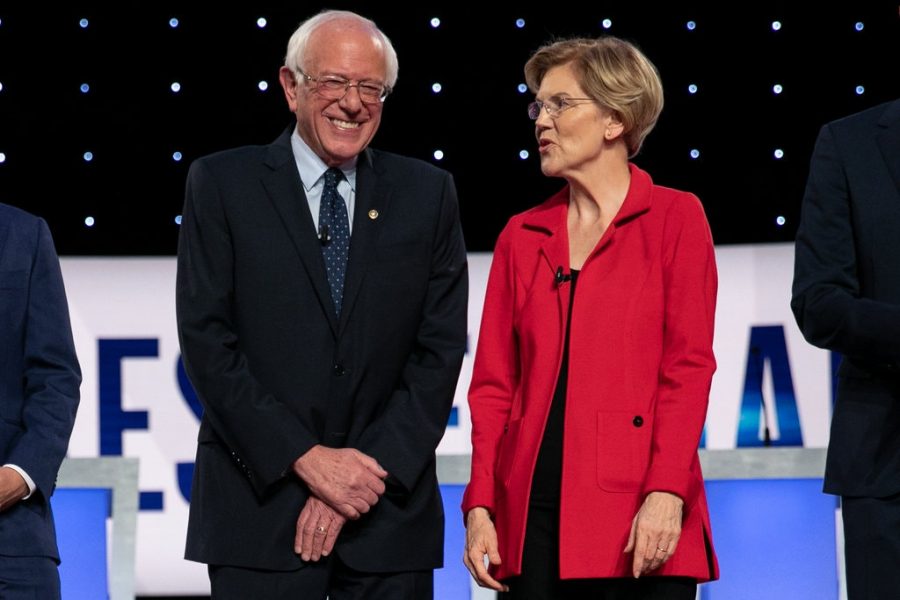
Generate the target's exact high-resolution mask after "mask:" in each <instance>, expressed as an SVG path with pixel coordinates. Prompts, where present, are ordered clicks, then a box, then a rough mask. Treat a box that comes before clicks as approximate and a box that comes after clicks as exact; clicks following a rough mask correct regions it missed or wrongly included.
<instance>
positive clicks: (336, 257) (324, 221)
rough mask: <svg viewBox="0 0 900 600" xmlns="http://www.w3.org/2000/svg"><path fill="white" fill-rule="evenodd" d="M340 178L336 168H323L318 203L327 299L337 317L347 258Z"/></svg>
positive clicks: (347, 230)
mask: <svg viewBox="0 0 900 600" xmlns="http://www.w3.org/2000/svg"><path fill="white" fill-rule="evenodd" d="M343 177H344V174H343V173H342V172H341V170H340V169H337V168H334V167H332V168H330V169H328V170H327V171H325V187H324V189H323V190H322V202H321V204H320V205H319V238H320V239H321V241H322V258H324V259H325V271H326V273H327V275H328V285H329V286H331V299H332V300H333V301H334V310H335V312H336V313H337V315H338V316H340V314H341V301H342V300H343V298H344V276H345V275H346V274H347V257H348V256H349V254H350V221H349V219H348V218H347V205H346V204H345V203H344V199H343V198H341V195H340V194H339V193H338V190H337V186H338V182H339V181H340V180H341V179H343Z"/></svg>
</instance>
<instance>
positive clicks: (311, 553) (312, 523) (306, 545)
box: [294, 496, 347, 561]
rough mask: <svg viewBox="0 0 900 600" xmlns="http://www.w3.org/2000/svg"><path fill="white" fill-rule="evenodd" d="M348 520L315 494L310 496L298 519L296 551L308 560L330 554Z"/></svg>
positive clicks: (295, 540)
mask: <svg viewBox="0 0 900 600" xmlns="http://www.w3.org/2000/svg"><path fill="white" fill-rule="evenodd" d="M346 522H347V519H346V518H345V517H344V516H343V515H342V514H341V513H339V512H337V511H336V510H334V509H333V508H331V507H330V506H328V504H326V503H325V502H323V501H322V500H319V499H318V498H316V497H315V496H310V497H309V498H308V499H307V500H306V505H305V506H304V507H303V510H301V511H300V517H299V518H298V519H297V535H296V536H295V537H294V552H296V553H297V554H299V555H300V558H302V559H303V560H308V561H317V560H319V559H320V558H321V557H323V556H328V555H329V554H331V551H332V550H333V549H334V543H335V542H336V541H337V536H338V533H340V531H341V528H342V527H343V526H344V523H346Z"/></svg>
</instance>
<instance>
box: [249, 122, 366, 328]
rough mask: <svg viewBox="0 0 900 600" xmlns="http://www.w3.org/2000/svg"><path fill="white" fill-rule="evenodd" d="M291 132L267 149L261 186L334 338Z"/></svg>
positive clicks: (330, 305) (329, 304)
mask: <svg viewBox="0 0 900 600" xmlns="http://www.w3.org/2000/svg"><path fill="white" fill-rule="evenodd" d="M293 130H294V129H293V127H291V128H290V129H288V131H286V132H285V133H284V134H282V135H281V137H279V138H278V140H276V141H275V143H274V144H272V145H270V146H269V151H268V154H267V155H266V159H265V164H266V166H267V167H269V169H271V171H270V172H269V173H268V174H267V175H265V176H264V177H263V179H262V183H263V186H264V187H265V188H266V192H267V193H268V195H269V199H270V200H271V201H272V204H274V205H275V210H276V211H278V214H279V215H280V216H281V221H282V223H283V224H284V227H285V229H287V232H288V235H289V236H290V238H291V241H292V242H293V244H294V247H295V248H296V250H297V253H298V254H299V255H300V259H301V260H302V262H303V265H304V267H305V268H306V272H307V274H308V275H309V279H310V281H311V282H312V285H313V289H315V291H316V296H318V298H319V303H320V305H321V307H322V312H323V313H325V315H326V316H327V319H328V325H329V326H330V327H331V331H332V333H333V334H334V335H335V336H337V330H338V328H337V317H336V315H335V312H334V302H333V301H332V299H331V289H330V288H329V287H328V278H327V277H326V275H325V262H324V260H323V259H322V247H321V245H320V243H319V239H318V237H316V228H315V223H314V222H313V219H312V214H310V212H309V205H308V203H307V200H306V194H305V193H304V192H303V183H302V182H301V181H300V175H299V173H297V165H296V163H295V162H294V153H293V152H292V151H291V142H290V139H291V138H290V136H291V134H292V133H293ZM357 212H359V211H358V209H357ZM298 310H300V307H298Z"/></svg>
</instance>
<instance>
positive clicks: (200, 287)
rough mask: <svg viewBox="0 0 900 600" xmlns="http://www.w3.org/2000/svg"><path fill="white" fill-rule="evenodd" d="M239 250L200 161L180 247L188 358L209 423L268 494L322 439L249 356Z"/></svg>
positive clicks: (181, 328) (181, 313)
mask: <svg viewBox="0 0 900 600" xmlns="http://www.w3.org/2000/svg"><path fill="white" fill-rule="evenodd" d="M232 253H233V248H232V243H231V234H230V223H229V222H228V217H227V214H226V210H225V207H224V206H223V203H222V198H221V195H220V194H219V192H218V190H217V184H216V181H215V180H214V177H213V176H212V174H211V173H210V171H209V169H208V168H207V167H206V166H205V165H204V163H203V162H202V161H198V162H195V163H194V164H193V165H192V167H191V170H190V173H189V174H188V184H187V191H186V199H185V208H184V215H183V220H182V224H181V236H180V239H179V247H178V278H177V284H176V308H177V315H178V333H179V340H180V342H181V350H182V355H183V359H184V364H185V368H186V370H187V373H188V375H189V376H190V379H191V383H192V384H193V386H194V388H195V389H196V391H197V396H198V397H199V399H200V401H201V403H202V405H203V409H204V416H205V418H207V419H208V420H209V422H210V423H211V424H212V426H213V429H214V430H215V432H216V434H217V435H218V436H219V437H220V438H222V440H223V442H224V443H225V444H226V445H227V446H228V448H229V449H230V450H231V452H232V455H233V456H234V457H235V459H237V460H239V461H240V462H241V463H242V465H243V466H246V467H247V470H246V471H245V472H246V473H249V474H252V475H251V477H250V482H251V483H252V485H253V487H254V489H255V491H256V493H257V494H259V495H262V494H263V493H264V492H265V490H266V489H267V488H268V487H269V486H270V485H271V484H273V483H275V482H276V481H278V480H280V479H281V478H283V477H284V476H285V475H286V474H288V473H290V472H291V471H290V467H291V464H292V463H293V462H294V461H295V460H296V459H297V458H298V457H300V456H301V455H303V454H304V453H306V451H307V450H309V449H310V448H311V447H312V446H314V445H315V444H317V443H318V440H317V439H316V437H315V436H314V435H313V434H312V433H311V432H310V430H309V428H308V427H306V426H305V425H304V424H303V423H302V422H301V421H300V420H299V418H298V417H297V416H296V415H295V414H294V413H293V412H292V411H290V410H289V409H288V408H287V407H286V406H285V405H284V403H282V402H281V401H279V399H278V398H276V397H275V396H274V395H272V394H271V393H270V392H268V391H267V390H266V389H265V388H264V387H263V386H262V385H261V384H260V383H259V381H257V379H256V378H254V376H253V374H252V373H251V371H250V368H249V366H248V362H247V358H246V356H245V355H244V354H243V353H242V352H241V340H240V339H239V338H238V335H237V333H236V327H235V323H234V306H233V303H234V295H233V285H234V282H233V258H232ZM273 351H274V350H273Z"/></svg>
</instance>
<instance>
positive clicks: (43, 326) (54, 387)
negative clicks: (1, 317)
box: [6, 220, 81, 498]
mask: <svg viewBox="0 0 900 600" xmlns="http://www.w3.org/2000/svg"><path fill="white" fill-rule="evenodd" d="M36 229H37V232H36V235H35V236H34V239H35V240H36V244H35V247H34V248H33V252H34V259H33V262H32V270H31V273H30V275H29V284H28V290H27V294H28V308H27V314H26V323H25V344H24V361H23V365H24V372H23V373H22V382H23V386H24V403H23V409H22V422H23V425H24V432H23V433H22V435H21V436H20V437H19V438H17V439H16V441H15V442H14V443H13V445H12V447H11V449H10V452H9V456H8V457H7V460H6V462H8V463H12V464H14V465H17V466H18V467H20V468H22V469H23V470H24V471H25V472H26V473H28V476H29V477H31V479H32V480H33V481H34V483H35V485H36V488H37V490H36V491H39V492H40V493H41V494H42V495H43V496H44V497H45V498H49V497H50V495H51V494H52V492H53V488H54V486H55V485H56V475H57V473H58V471H59V466H60V464H61V463H62V460H63V458H64V457H65V456H66V449H67V448H68V446H69V436H70V435H71V433H72V427H73V425H74V424H75V411H76V409H77V408H78V401H79V397H80V396H79V387H80V385H81V370H80V368H79V366H78V358H77V357H76V355H75V343H74V342H73V340H72V327H71V325H70V323H69V308H68V304H67V303H66V291H65V287H64V286H63V280H62V273H61V272H60V268H59V259H58V258H57V256H56V250H55V249H54V247H53V240H52V238H51V236H50V230H49V229H48V228H47V224H46V223H44V221H43V220H37V221H36Z"/></svg>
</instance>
